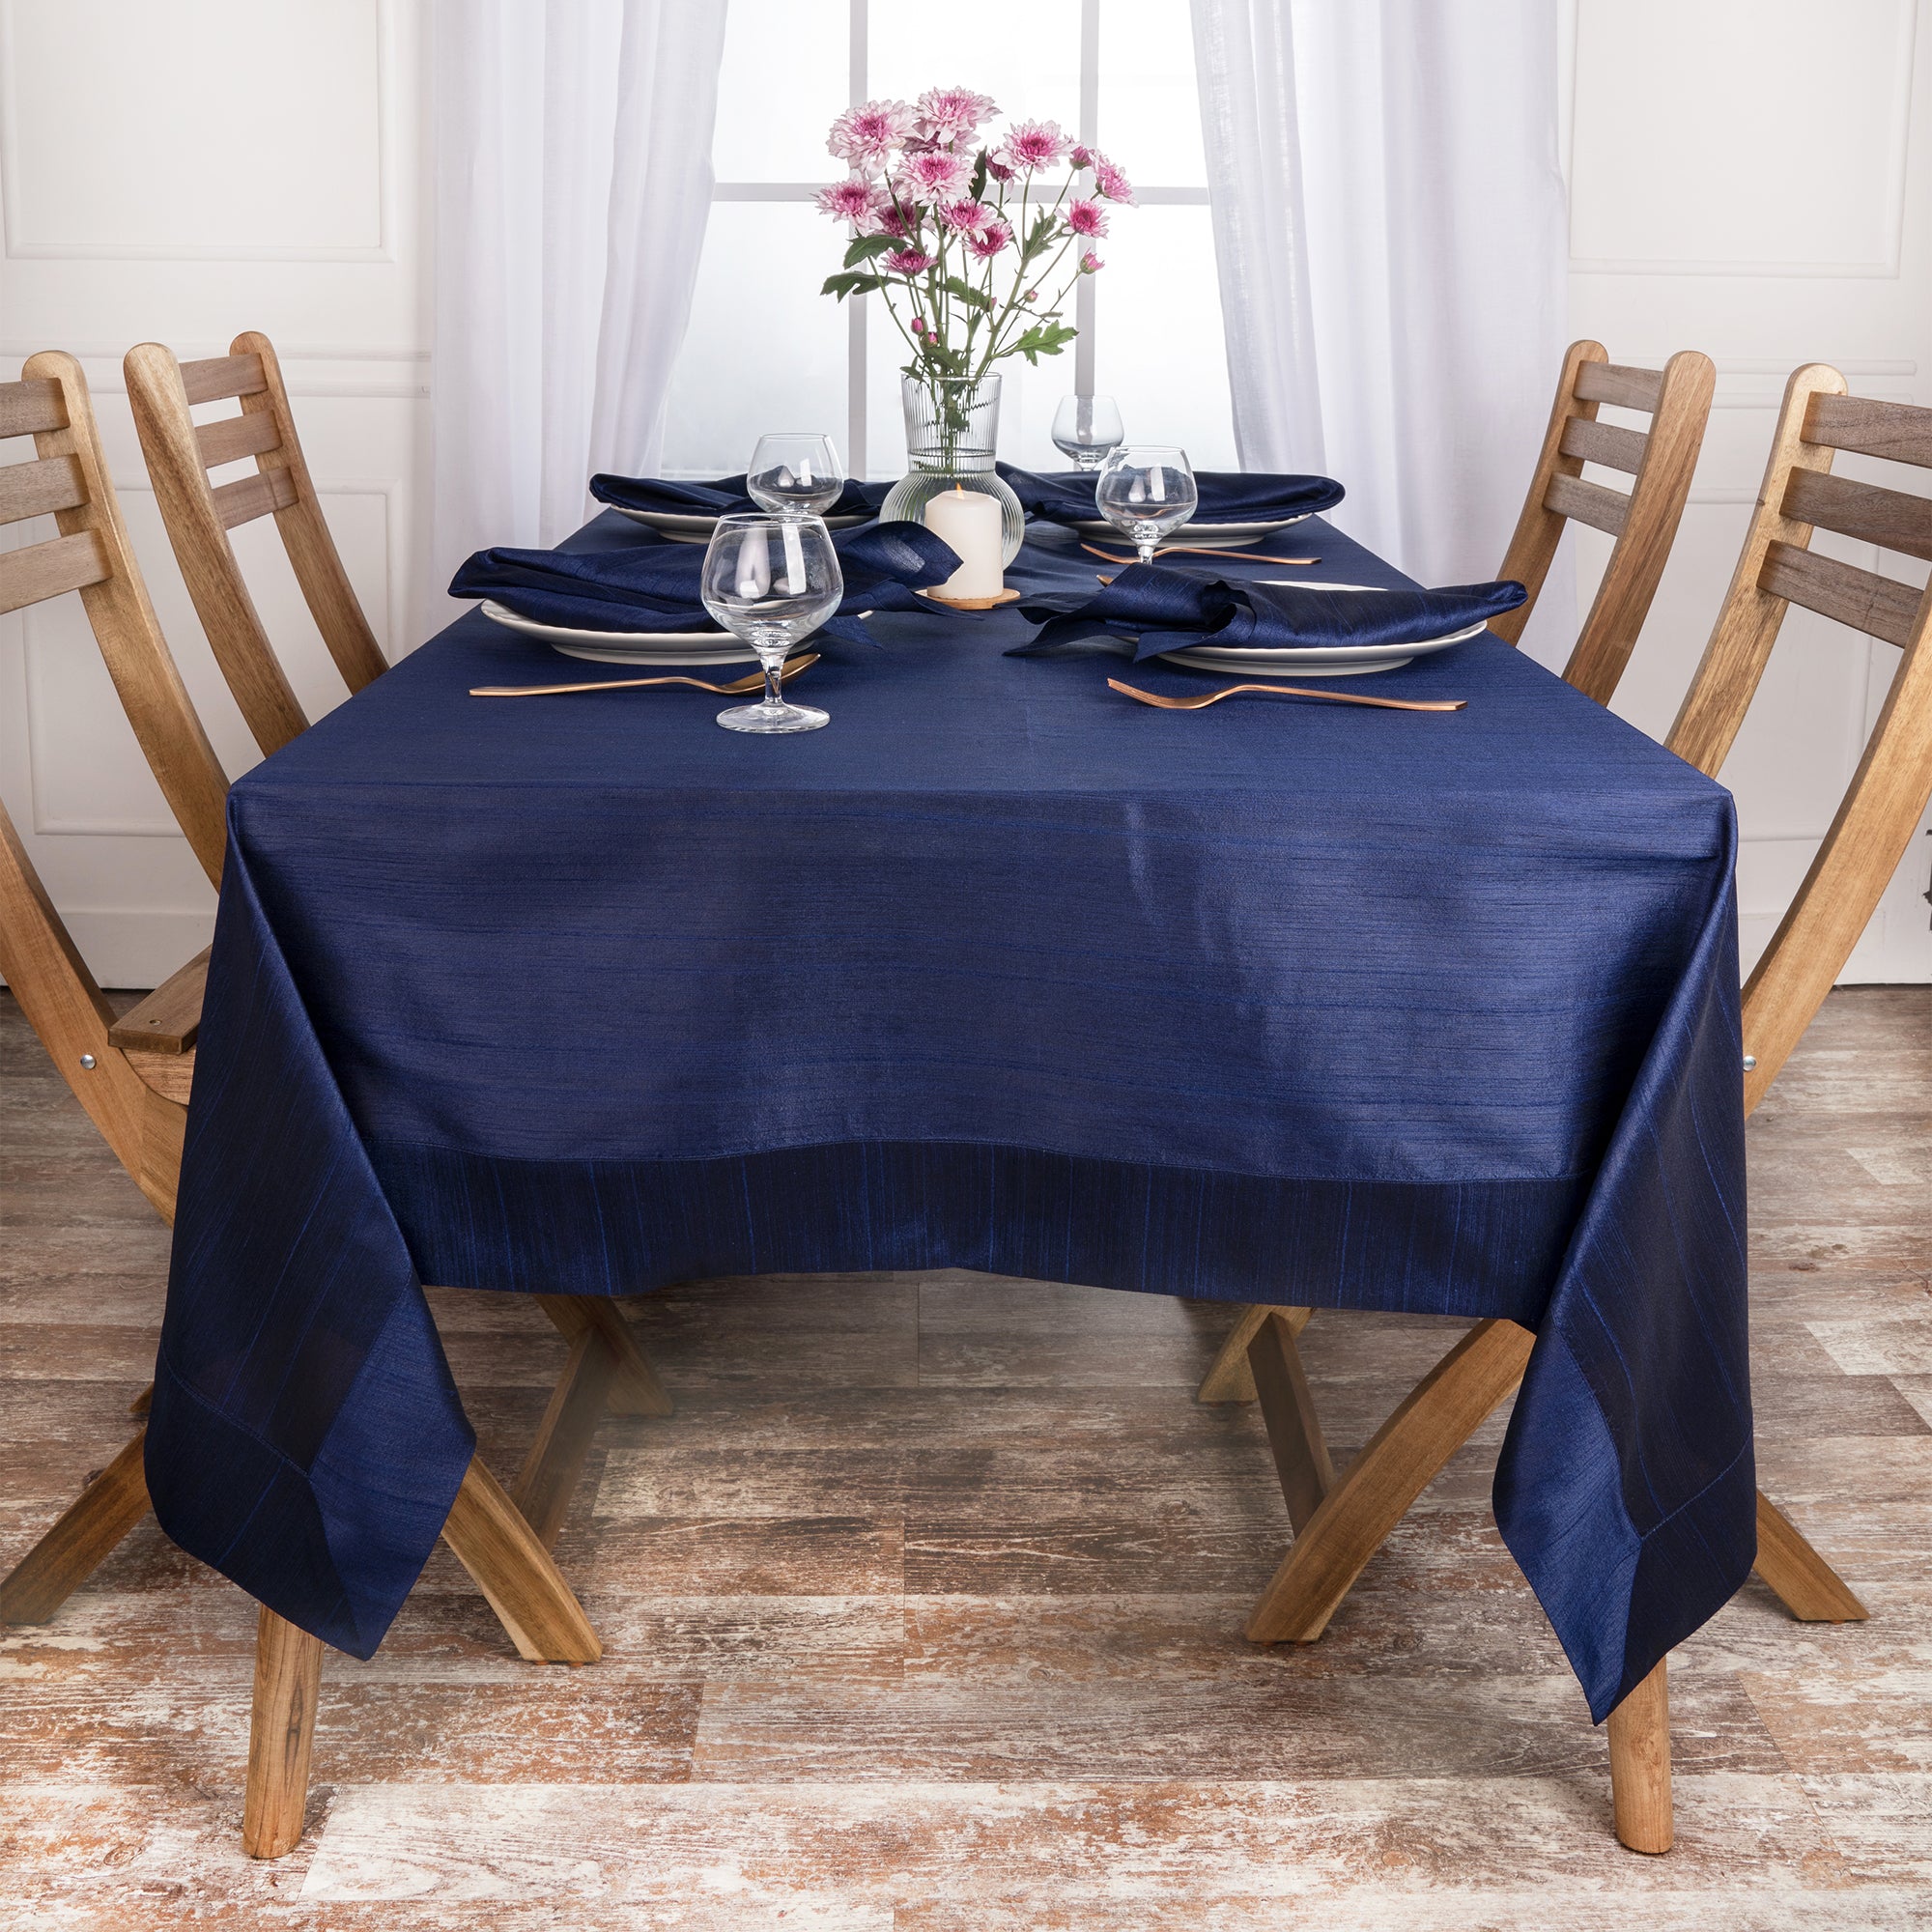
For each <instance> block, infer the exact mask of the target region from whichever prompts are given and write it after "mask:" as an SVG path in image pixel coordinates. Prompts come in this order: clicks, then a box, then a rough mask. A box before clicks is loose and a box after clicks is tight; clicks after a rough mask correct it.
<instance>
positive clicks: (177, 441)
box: [126, 331, 388, 752]
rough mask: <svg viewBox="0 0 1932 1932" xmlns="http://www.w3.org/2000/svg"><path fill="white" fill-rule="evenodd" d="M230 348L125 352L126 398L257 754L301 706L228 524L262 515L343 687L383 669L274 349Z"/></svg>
mask: <svg viewBox="0 0 1932 1932" xmlns="http://www.w3.org/2000/svg"><path fill="white" fill-rule="evenodd" d="M230 350H231V352H232V353H231V354H229V355H226V356H215V357H212V358H210V359H209V360H207V361H202V362H186V363H183V362H178V361H177V360H176V359H175V356H174V354H173V352H172V351H170V350H168V349H167V348H165V347H163V346H162V345H161V344H160V343H157V342H144V343H142V344H140V345H139V346H138V347H137V348H134V349H131V350H129V351H128V356H127V362H126V367H127V372H128V400H129V402H130V403H131V404H132V406H133V411H134V426H135V428H136V429H137V430H138V431H139V432H140V437H141V450H142V453H143V455H144V456H145V457H146V458H147V463H148V474H149V476H150V477H151V478H152V479H153V481H154V485H155V494H156V499H157V500H158V502H159V504H160V508H161V518H162V521H163V522H164V523H165V524H166V526H167V531H168V541H169V542H170V543H171V544H172V545H173V546H174V552H175V556H176V557H177V559H178V560H179V561H180V563H181V567H182V576H183V578H184V579H185V581H186V583H187V587H188V594H189V595H190V596H191V597H192V598H193V599H194V607H195V610H196V611H198V612H199V613H200V616H201V622H202V628H203V629H204V630H205V631H206V632H207V633H208V639H209V642H210V644H211V645H212V646H213V650H214V656H215V661H216V663H217V664H219V665H220V667H221V673H222V675H223V676H224V677H225V678H226V679H227V680H228V686H229V689H230V690H231V691H232V692H233V693H234V695H235V700H236V702H237V704H239V705H240V706H241V715H242V717H243V718H244V719H245V720H246V721H247V725H248V728H249V730H250V731H252V732H253V733H254V736H255V742H256V743H257V744H258V745H260V746H261V748H262V750H263V751H264V752H274V751H278V750H280V748H281V747H282V746H283V745H285V744H287V743H288V741H289V740H290V739H291V738H293V737H295V736H296V735H297V734H298V732H300V731H302V730H305V729H306V728H307V724H308V721H307V719H306V718H305V717H304V716H303V713H302V709H301V706H300V704H299V703H298V701H297V699H296V695H295V691H294V689H293V687H292V686H291V685H290V683H289V680H288V676H287V673H286V672H285V671H284V670H283V668H282V666H281V663H280V661H279V660H278V659H277V657H276V655H275V650H274V646H273V644H272V643H271V642H270V638H269V634H268V629H267V627H266V626H265V625H264V624H263V622H262V619H261V614H260V612H259V611H257V610H256V608H255V602H254V599H253V597H252V596H251V595H250V594H249V590H248V585H247V582H246V580H245V579H244V578H243V577H242V575H241V564H240V562H239V560H238V559H237V557H236V555H235V550H234V547H233V545H232V544H230V542H229V541H228V532H229V531H230V530H231V529H234V528H236V527H238V526H240V525H241V524H245V523H248V522H250V521H251V520H252V519H254V518H256V517H261V516H267V515H269V514H270V512H272V513H273V515H274V519H275V527H276V529H277V530H278V531H279V532H280V535H281V539H282V544H283V548H284V549H285V550H286V551H287V552H288V556H289V562H290V564H291V565H292V566H293V567H294V570H295V574H296V582H298V584H299V585H300V586H301V592H302V597H303V599H304V601H305V602H306V603H307V605H308V608H309V614H310V615H311V616H312V617H314V619H315V623H316V628H317V629H318V630H319V631H320V632H321V633H322V638H323V642H324V643H325V644H327V647H328V653H329V656H330V657H331V658H332V659H333V660H334V662H335V666H336V668H337V669H338V670H339V671H340V672H341V673H342V677H343V681H344V682H345V683H346V684H347V685H348V686H349V688H350V690H351V691H359V690H361V688H362V687H363V686H364V685H365V684H368V683H369V682H370V681H371V680H372V679H374V678H377V677H380V676H381V675H382V673H383V672H384V670H385V669H386V668H388V667H387V664H386V661H385V660H384V656H383V653H382V650H381V648H380V646H379V645H378V644H377V642H376V638H375V634H374V633H373V632H372V631H371V630H370V628H369V624H368V620H367V619H366V618H365V617H364V616H363V614H362V607H361V606H360V604H358V603H357V602H356V598H355V591H354V589H352V588H351V586H350V582H349V577H348V573H347V572H346V571H345V570H344V569H343V567H342V559H341V557H340V556H339V555H338V554H337V553H336V549H335V542H334V539H333V538H332V537H331V536H330V535H329V532H328V525H327V521H326V519H325V518H324V517H323V514H322V505H321V502H320V500H319V499H318V497H317V496H316V492H315V485H314V482H313V481H312V480H311V478H310V476H309V473H308V465H307V462H306V460H305V459H304V457H303V455H302V448H301V440H300V438H299V437H298V435H297V434H296V426H295V416H294V413H293V412H291V410H290V408H289V400H288V391H287V389H286V388H285V387H284V386H283V384H282V373H281V366H280V364H279V363H278V361H277V360H276V357H275V351H274V346H273V344H271V343H270V341H269V339H268V337H267V336H265V335H261V334H257V333H254V332H252V331H251V332H248V333H244V334H241V335H238V336H237V337H236V338H235V340H234V342H233V343H231V344H230ZM235 395H239V396H240V397H241V414H239V415H235V416H228V417H224V418H222V419H221V420H219V421H217V422H211V423H200V424H197V423H196V422H195V421H194V420H193V418H192V417H191V416H190V415H189V413H188V411H189V409H190V407H191V406H192V405H193V404H195V403H197V402H206V401H212V400H213V399H215V398H217V397H221V396H235ZM246 456H252V457H254V459H255V474H254V475H252V476H246V477H243V478H241V480H240V481H239V482H234V483H224V484H222V485H220V486H219V487H218V488H217V487H216V486H214V485H213V484H211V483H210V482H209V479H208V472H209V470H210V469H215V468H218V467H219V466H220V465H222V464H224V463H232V462H235V461H237V460H239V459H241V458H242V457H246Z"/></svg>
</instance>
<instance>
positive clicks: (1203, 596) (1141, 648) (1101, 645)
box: [1007, 563, 1528, 663]
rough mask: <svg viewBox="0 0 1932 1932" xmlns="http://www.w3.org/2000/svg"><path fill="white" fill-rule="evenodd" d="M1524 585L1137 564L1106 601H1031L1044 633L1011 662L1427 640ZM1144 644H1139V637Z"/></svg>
mask: <svg viewBox="0 0 1932 1932" xmlns="http://www.w3.org/2000/svg"><path fill="white" fill-rule="evenodd" d="M1527 595H1528V592H1527V591H1525V590H1524V589H1523V587H1522V585H1521V584H1520V583H1513V582H1507V581H1506V582H1501V583H1459V584H1453V585H1451V586H1449V587H1448V588H1446V589H1442V590H1316V589H1312V588H1309V587H1307V586H1304V585H1302V584H1299V583H1281V584H1275V583H1249V582H1228V581H1227V580H1225V579H1222V578H1217V577H1197V576H1194V575H1193V574H1191V573H1187V572H1182V571H1179V570H1168V569H1163V568H1162V566H1161V565H1159V564H1157V563H1154V564H1147V563H1134V564H1129V565H1127V567H1126V568H1125V569H1123V570H1122V572H1121V574H1120V575H1119V576H1118V577H1117V578H1115V579H1114V581H1113V582H1111V583H1109V584H1108V585H1106V586H1105V588H1104V589H1102V590H1101V592H1100V594H1099V595H1098V596H1097V597H1083V598H1082V599H1081V601H1080V602H1079V603H1078V604H1077V605H1074V606H1073V607H1072V608H1070V609H1069V608H1068V602H1067V599H1066V598H1065V597H1064V596H1063V597H1058V598H1056V597H1052V596H1045V597H1036V598H1030V599H1027V600H1025V601H1023V602H1022V603H1021V605H1020V614H1021V615H1022V616H1023V617H1026V618H1028V619H1030V620H1031V621H1032V622H1034V623H1037V624H1040V626H1041V628H1040V630H1039V631H1038V632H1037V634H1036V636H1035V637H1034V638H1033V639H1032V641H1031V642H1029V643H1024V644H1017V645H1015V646H1014V647H1013V649H1011V650H1009V652H1008V653H1007V655H1008V656H1009V658H1025V657H1046V656H1053V655H1058V654H1061V653H1065V652H1069V651H1076V650H1108V651H1116V652H1118V653H1120V654H1121V655H1122V656H1128V655H1131V656H1132V657H1133V659H1134V660H1135V662H1136V663H1138V662H1139V661H1140V660H1141V659H1142V658H1151V657H1157V656H1159V655H1160V653H1161V652H1163V651H1174V650H1181V649H1184V648H1185V647H1186V646H1187V645H1189V644H1214V645H1217V646H1219V647H1220V648H1222V649H1224V650H1225V649H1228V648H1230V647H1237V648H1245V649H1250V650H1296V649H1309V648H1327V647H1334V646H1337V645H1353V646H1356V647H1361V646H1365V645H1369V644H1421V643H1428V642H1429V641H1430V640H1431V639H1435V638H1441V637H1446V636H1448V634H1449V633H1450V632H1451V631H1460V630H1462V629H1463V627H1464V626H1466V625H1469V624H1481V623H1488V622H1489V620H1490V619H1491V618H1492V617H1500V616H1501V615H1502V613H1503V612H1504V611H1514V610H1515V609H1516V607H1517V606H1518V605H1519V604H1520V603H1521V602H1522V601H1523V599H1524V598H1525V597H1526V596H1527ZM1136 639H1137V640H1138V641H1137V642H1136V641H1135V640H1136Z"/></svg>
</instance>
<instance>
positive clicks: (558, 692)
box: [469, 651, 818, 697]
mask: <svg viewBox="0 0 1932 1932" xmlns="http://www.w3.org/2000/svg"><path fill="white" fill-rule="evenodd" d="M817 662H818V653H817V652H816V651H808V652H807V653H806V654H805V656H804V657H802V658H793V659H791V660H790V661H789V662H788V663H787V664H786V666H785V668H784V669H783V670H781V672H780V673H779V682H780V683H781V684H789V683H790V682H791V680H792V679H793V678H795V677H796V676H797V675H798V674H799V672H800V671H802V670H810V668H811V667H812V666H813V665H815V664H816V663H817ZM764 683H765V674H764V672H763V671H761V670H760V671H753V673H752V675H751V676H750V677H736V678H733V679H732V680H731V682H730V683H729V684H706V683H705V681H704V680H703V679H702V678H701V677H612V678H605V679H603V680H602V681H601V682H599V683H597V684H479V685H475V686H473V687H472V688H471V690H470V693H469V695H470V696H471V697H557V696H562V695H563V694H564V693H565V692H571V691H642V690H643V689H644V688H645V687H646V686H648V685H653V684H682V685H688V686H689V687H690V688H691V689H692V690H693V691H708V692H710V693H712V694H713V695H714V696H718V697H739V696H743V695H744V694H745V693H746V692H748V691H761V690H763V688H764Z"/></svg>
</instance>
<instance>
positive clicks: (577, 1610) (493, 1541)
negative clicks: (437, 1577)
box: [442, 1456, 604, 1663]
mask: <svg viewBox="0 0 1932 1932" xmlns="http://www.w3.org/2000/svg"><path fill="white" fill-rule="evenodd" d="M442 1536H443V1541H444V1542H445V1543H447V1544H448V1545H449V1547H450V1548H451V1549H452V1550H454V1551H455V1553H456V1560H457V1561H458V1562H459V1563H461V1564H462V1565H463V1567H464V1568H465V1569H466V1570H467V1571H469V1575H470V1577H471V1579H472V1580H473V1581H474V1583H475V1585H476V1587H477V1588H478V1589H479V1590H481V1591H482V1592H483V1594H484V1596H485V1597H486V1598H488V1599H489V1602H490V1607H491V1608H492V1609H493V1610H495V1611H496V1612H497V1621H498V1622H499V1623H501V1624H502V1626H503V1629H504V1630H505V1631H506V1632H507V1633H508V1634H509V1638H510V1641H511V1642H512V1643H513V1644H515V1645H516V1647H517V1652H518V1655H519V1656H521V1657H524V1658H526V1659H527V1660H528V1661H529V1662H532V1663H595V1662H597V1660H598V1659H599V1658H600V1657H601V1656H603V1654H604V1650H603V1646H602V1645H601V1644H600V1643H599V1642H598V1641H597V1633H596V1632H595V1631H594V1630H592V1629H591V1628H590V1620H589V1618H588V1617H586V1616H585V1615H584V1614H583V1608H582V1605H580V1604H579V1603H578V1601H577V1599H576V1597H575V1596H573V1595H572V1594H571V1589H570V1585H569V1584H568V1583H566V1582H565V1581H564V1580H563V1573H562V1572H561V1571H560V1570H558V1568H557V1567H556V1565H555V1564H554V1562H553V1561H552V1560H551V1554H550V1551H549V1550H548V1549H546V1548H544V1547H543V1545H542V1544H541V1543H540V1542H539V1541H538V1540H537V1534H536V1531H535V1530H533V1529H532V1528H531V1527H530V1526H529V1524H528V1523H527V1522H526V1521H525V1520H524V1517H523V1513H522V1512H521V1511H520V1510H519V1509H518V1508H517V1506H516V1504H515V1503H513V1502H512V1501H511V1500H510V1495H509V1492H508V1491H507V1490H505V1489H504V1488H503V1486H502V1484H500V1483H499V1482H497V1479H496V1477H495V1476H493V1475H492V1474H491V1473H490V1471H489V1470H488V1469H487V1468H485V1467H484V1466H483V1459H482V1458H481V1457H480V1456H479V1457H475V1458H473V1459H472V1460H471V1462H470V1464H469V1470H468V1472H467V1473H466V1474H465V1476H464V1478H463V1487H462V1489H460V1490H459V1491H458V1492H457V1493H456V1501H455V1503H454V1504H453V1505H452V1506H451V1508H450V1512H449V1520H448V1521H447V1522H445V1523H444V1524H443V1526H442Z"/></svg>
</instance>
